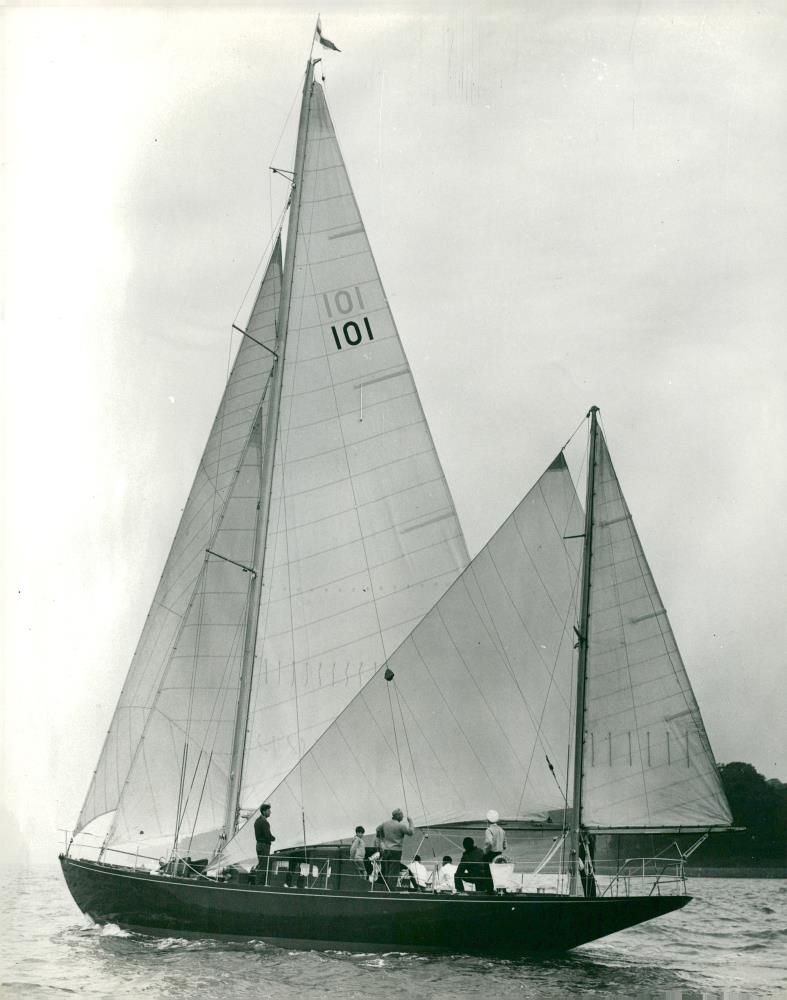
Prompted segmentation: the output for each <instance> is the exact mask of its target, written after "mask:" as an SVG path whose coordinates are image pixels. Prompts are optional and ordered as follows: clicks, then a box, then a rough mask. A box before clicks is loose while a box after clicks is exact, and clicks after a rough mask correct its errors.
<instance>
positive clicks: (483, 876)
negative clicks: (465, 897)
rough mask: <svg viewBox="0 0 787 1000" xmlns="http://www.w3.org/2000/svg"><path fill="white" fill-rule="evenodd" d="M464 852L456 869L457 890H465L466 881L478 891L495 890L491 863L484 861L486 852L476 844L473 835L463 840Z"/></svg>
mask: <svg viewBox="0 0 787 1000" xmlns="http://www.w3.org/2000/svg"><path fill="white" fill-rule="evenodd" d="M462 847H464V853H463V854H462V858H461V860H460V862H459V867H458V868H457V870H456V875H455V877H454V882H455V884H456V891H457V892H464V891H465V887H464V883H465V882H467V883H469V884H470V885H472V886H473V888H474V889H475V891H476V892H494V884H493V882H492V878H491V876H490V874H489V865H488V864H486V863H485V862H484V852H483V851H482V850H481V848H480V847H476V846H475V841H474V840H473V838H472V837H465V839H464V840H463V841H462Z"/></svg>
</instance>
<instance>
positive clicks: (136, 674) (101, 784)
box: [76, 240, 281, 833]
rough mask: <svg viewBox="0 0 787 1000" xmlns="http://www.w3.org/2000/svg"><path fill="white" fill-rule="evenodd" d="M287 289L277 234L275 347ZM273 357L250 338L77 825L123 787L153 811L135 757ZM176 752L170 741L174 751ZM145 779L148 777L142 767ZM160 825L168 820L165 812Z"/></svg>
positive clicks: (253, 320)
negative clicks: (138, 784)
mask: <svg viewBox="0 0 787 1000" xmlns="http://www.w3.org/2000/svg"><path fill="white" fill-rule="evenodd" d="M280 293H281V246H280V243H279V241H278V240H277V241H276V244H275V246H274V249H273V253H272V255H271V259H270V262H269V264H268V267H267V270H266V273H265V276H264V278H263V282H262V285H261V288H260V292H259V295H258V297H257V300H256V302H255V305H254V307H253V310H252V313H251V317H250V319H249V324H248V329H249V332H250V333H251V334H252V336H253V337H254V338H255V339H256V340H258V341H260V342H261V343H263V344H265V345H266V346H268V347H271V348H272V346H273V344H274V341H275V326H276V314H277V311H278V305H279V296H280ZM272 360H273V357H272V355H271V354H270V353H269V351H266V350H265V349H264V348H262V347H260V346H259V345H258V344H255V343H254V342H253V341H252V340H250V339H248V338H244V340H243V341H242V343H241V345H240V348H239V350H238V354H237V357H236V359H235V363H234V365H233V369H232V372H231V374H230V377H229V380H228V382H227V385H226V388H225V390H224V396H223V398H222V401H221V405H220V406H219V409H218V412H217V414H216V417H215V419H214V422H213V426H212V428H211V431H210V434H209V436H208V440H207V444H206V445H205V450H204V451H203V454H202V457H201V459H200V462H199V466H198V468H197V473H196V476H195V478H194V484H193V486H192V488H191V492H190V493H189V497H188V500H187V502H186V506H185V508H184V510H183V515H182V517H181V519H180V525H179V527H178V530H177V533H176V535H175V538H174V540H173V543H172V547H171V549H170V552H169V556H168V558H167V562H166V564H165V567H164V572H163V573H162V575H161V580H160V582H159V585H158V588H157V590H156V594H155V597H154V599H153V604H152V606H151V609H150V612H149V614H148V618H147V620H146V622H145V626H144V629H143V631H142V636H141V638H140V641H139V645H138V647H137V650H136V652H135V654H134V658H133V660H132V663H131V667H130V669H129V673H128V676H127V678H126V682H125V684H124V687H123V691H122V693H121V696H120V700H119V702H118V705H117V708H116V710H115V715H114V718H113V720H112V724H111V726H110V729H109V733H108V735H107V738H106V741H105V744H104V748H103V751H102V753H101V757H100V759H99V762H98V766H97V768H96V771H95V774H94V775H93V780H92V782H91V784H90V789H89V791H88V794H87V797H86V800H85V804H84V806H83V808H82V812H81V814H80V817H79V820H78V823H77V827H76V830H77V832H78V831H79V830H81V829H83V828H84V827H85V826H87V825H88V824H89V823H90V822H91V821H92V820H94V819H96V818H97V817H99V816H102V815H104V814H107V813H110V812H112V811H113V810H115V809H116V808H117V806H118V803H119V801H120V798H121V792H122V791H124V789H125V791H124V795H128V796H133V797H134V798H135V800H137V801H139V802H140V803H142V802H143V800H147V802H148V805H147V806H142V805H141V813H140V814H139V815H136V816H134V817H133V818H132V817H129V822H130V823H131V825H132V826H133V827H136V831H137V833H138V831H139V830H145V829H146V828H147V827H149V826H150V824H149V820H148V817H149V816H150V814H151V812H152V811H153V802H154V793H153V788H152V784H153V780H152V779H151V778H149V779H148V780H149V782H150V784H151V787H150V788H149V790H148V793H145V792H144V791H143V790H142V789H141V788H139V789H137V788H134V787H131V786H129V784H128V780H129V775H130V771H131V769H132V762H133V760H134V757H135V754H136V753H137V751H138V749H139V747H140V742H141V740H142V737H143V734H144V733H145V730H146V727H147V725H148V722H149V719H150V716H151V711H152V709H153V705H154V702H155V700H156V698H157V696H158V693H159V690H160V688H161V685H162V683H163V682H164V678H165V674H166V671H167V669H168V665H169V664H170V662H171V659H172V656H173V645H174V643H175V641H176V637H177V636H178V634H179V632H180V631H181V629H183V628H184V626H185V624H186V619H187V616H188V615H189V607H190V606H191V605H192V603H193V600H194V597H195V594H196V590H197V587H198V582H199V580H200V577H201V574H203V573H205V572H209V574H210V575H213V573H214V570H213V569H212V568H211V569H210V570H206V551H205V550H206V549H207V548H208V547H209V545H210V542H211V540H212V539H213V538H214V535H215V533H216V529H217V525H218V524H219V521H220V519H221V517H222V514H223V511H224V506H225V503H226V500H227V497H228V496H229V494H230V490H231V489H232V485H233V483H234V482H235V480H236V478H237V473H238V469H239V466H240V463H241V459H242V456H243V453H244V450H245V449H246V448H247V445H248V442H249V438H250V434H251V429H252V425H253V423H254V421H255V418H256V417H257V415H258V412H259V409H260V404H261V401H262V399H263V395H264V393H265V388H266V384H267V382H268V378H269V375H270V371H271V363H272ZM178 711H179V710H178ZM172 746H173V747H174V746H175V744H174V743H173V744H172ZM172 752H173V751H172V749H170V752H169V753H170V755H171V754H172ZM139 780H140V781H142V776H141V775H140V776H139ZM133 784H135V783H134V782H132V785H133ZM175 808H176V803H175V802H174V801H173V802H171V803H170V804H169V806H168V809H167V815H168V823H169V826H170V830H169V832H171V833H174V828H175V823H174V815H175ZM157 825H163V819H162V820H161V823H160V824H157Z"/></svg>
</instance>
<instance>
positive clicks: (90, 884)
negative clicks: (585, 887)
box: [60, 856, 691, 956]
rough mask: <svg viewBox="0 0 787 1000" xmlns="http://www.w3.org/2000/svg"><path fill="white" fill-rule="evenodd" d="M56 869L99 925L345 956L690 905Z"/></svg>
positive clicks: (598, 933)
mask: <svg viewBox="0 0 787 1000" xmlns="http://www.w3.org/2000/svg"><path fill="white" fill-rule="evenodd" d="M60 863H61V865H62V868H63V874H64V876H65V879H66V883H67V885H68V888H69V890H70V892H71V895H72V896H73V897H74V900H75V901H76V904H77V906H78V907H79V908H80V909H81V910H82V911H83V912H84V913H86V914H87V915H88V916H89V917H91V918H92V919H93V920H95V921H96V922H97V923H100V924H106V923H113V924H117V925H119V926H120V927H123V928H126V929H128V930H133V931H140V932H143V933H148V934H159V935H160V934H166V935H182V936H193V935H198V936H199V935H210V936H213V935H221V936H232V937H241V938H254V939H256V940H262V941H268V942H270V943H272V944H279V945H283V946H288V947H292V946H295V947H306V948H331V949H341V950H355V951H420V952H467V953H475V954H485V955H500V956H516V955H526V954H531V953H533V952H546V951H565V950H567V949H569V948H575V947H576V946H577V945H580V944H584V943H585V942H587V941H593V940H595V939H596V938H600V937H604V935H606V934H612V933H614V932H615V931H619V930H622V929H623V928H625V927H631V926H632V925H633V924H639V923H641V922H642V921H644V920H650V919H652V918H653V917H657V916H659V915H660V914H662V913H669V912H670V910H676V909H678V908H679V907H681V906H685V905H686V903H688V902H689V899H690V898H691V897H689V896H630V897H617V898H614V897H613V898H606V897H604V898H600V899H576V898H570V897H568V896H555V895H546V894H538V895H525V894H522V895H519V894H516V895H505V896H486V895H483V896H482V895H480V894H479V895H475V894H473V893H469V894H467V895H456V896H453V895H436V894H432V893H411V892H391V893H388V892H365V893H357V892H342V891H333V890H331V891H325V890H320V889H284V888H268V887H263V886H255V885H243V884H241V885H232V884H226V883H217V882H214V881H212V880H209V879H193V878H191V879H188V878H172V877H169V876H166V877H164V876H156V875H151V874H148V873H144V872H138V871H134V870H133V869H124V868H116V867H113V866H109V865H100V864H96V863H93V862H89V861H79V860H75V859H71V858H66V857H62V856H61V858H60Z"/></svg>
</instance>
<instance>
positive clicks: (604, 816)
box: [60, 42, 731, 955]
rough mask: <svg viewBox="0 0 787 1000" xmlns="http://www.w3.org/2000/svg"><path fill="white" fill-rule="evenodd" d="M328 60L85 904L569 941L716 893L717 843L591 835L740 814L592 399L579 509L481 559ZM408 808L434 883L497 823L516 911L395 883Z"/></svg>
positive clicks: (76, 880)
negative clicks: (425, 391)
mask: <svg viewBox="0 0 787 1000" xmlns="http://www.w3.org/2000/svg"><path fill="white" fill-rule="evenodd" d="M323 44H325V43H324V42H323ZM318 62H319V60H315V59H314V58H312V56H310V58H309V60H308V63H307V67H306V73H305V77H304V84H303V95H302V103H301V110H300V118H299V126H298V139H297V145H296V153H295V163H294V167H293V171H292V177H291V190H290V195H289V202H288V222H287V227H288V228H287V238H286V246H285V249H284V252H283V250H282V242H283V241H282V234H281V229H280V230H279V233H278V235H277V236H276V238H275V241H274V243H273V247H272V250H271V252H270V256H269V259H268V262H267V266H266V269H265V272H264V276H263V279H262V281H261V285H260V288H259V292H258V295H257V297H256V300H255V302H254V305H253V308H252V309H251V312H250V315H249V318H248V322H247V323H246V324H245V326H244V327H243V329H241V330H240V332H241V334H242V339H241V342H240V346H239V348H238V352H237V355H236V358H235V361H234V365H233V367H232V370H231V373H230V376H229V379H228V381H227V384H226V387H225V390H224V393H223V396H222V399H221V401H220V404H219V407H218V412H217V414H216V417H215V420H214V422H213V424H212V427H211V429H210V432H209V435H208V439H207V443H206V445H205V449H204V452H203V454H202V457H201V459H200V461H199V464H198V467H197V471H196V474H195V478H194V482H193V485H192V488H191V491H190V493H189V496H188V499H187V501H186V504H185V507H184V509H183V514H182V517H181V521H180V524H179V527H178V530H177V532H176V534H175V537H174V540H173V542H172V547H171V550H170V552H169V556H168V558H167V561H166V565H165V567H164V571H163V573H162V576H161V579H160V582H159V584H158V587H157V589H156V592H155V595H154V597H153V601H152V604H151V608H150V612H149V615H148V617H147V620H146V622H145V625H144V628H143V630H142V635H141V637H140V640H139V644H138V646H137V649H136V651H135V653H134V655H133V659H132V662H131V666H130V669H129V672H128V676H127V678H126V681H125V684H124V686H123V689H122V692H121V694H120V698H119V701H118V705H117V708H116V710H115V714H114V717H113V719H112V723H111V726H110V728H109V731H108V734H107V737H106V740H105V743H104V746H103V749H102V752H101V756H100V759H99V761H98V765H97V767H96V770H95V772H94V774H93V777H92V780H91V782H90V787H89V790H88V793H87V796H86V799H85V802H84V805H83V808H82V811H81V814H80V816H79V819H78V821H77V823H76V827H75V831H74V834H73V836H72V838H71V840H70V843H69V844H68V847H67V849H66V851H65V853H64V854H62V855H61V856H60V863H61V866H62V870H63V873H64V876H65V880H66V883H67V885H68V888H69V890H70V892H71V894H72V895H73V898H74V900H75V901H76V903H77V905H78V906H79V908H80V909H81V910H82V911H83V912H84V913H85V914H87V915H88V916H89V917H91V918H92V919H93V920H94V921H96V922H98V923H102V924H104V923H113V924H117V925H119V926H120V927H122V928H126V929H129V930H131V931H137V932H142V933H151V934H166V935H173V934H175V935H197V936H200V935H232V936H240V937H244V938H252V939H257V940H263V941H268V942H272V943H274V944H281V945H286V946H298V947H312V948H350V949H355V950H359V949H360V950H392V949H408V950H416V951H426V952H428V951H446V950H448V951H463V952H476V953H484V954H490V955H496V954H500V955H519V954H526V953H531V952H539V951H552V950H565V949H569V948H573V947H575V946H577V945H581V944H583V943H585V942H588V941H591V940H594V939H596V938H599V937H602V936H604V935H606V934H610V933H612V932H615V931H618V930H621V929H623V928H626V927H629V926H631V925H634V924H637V923H639V922H641V921H644V920H648V919H651V918H653V917H657V916H659V915H661V914H665V913H668V912H669V911H672V910H675V909H678V908H679V907H682V906H684V905H685V904H686V903H688V902H689V900H690V896H689V895H688V894H687V890H686V882H685V867H684V866H685V861H686V858H687V857H688V854H689V853H690V850H681V849H679V848H678V847H677V846H676V848H675V852H674V854H673V855H670V856H664V855H661V856H657V857H655V858H651V859H636V860H635V859H624V861H622V862H621V863H620V864H619V865H617V866H616V867H615V868H614V870H611V871H609V872H604V871H603V870H602V868H603V866H602V863H601V861H600V859H599V858H598V856H596V857H595V858H594V852H593V844H594V841H595V840H596V839H598V838H600V837H601V836H602V835H605V834H612V833H619V834H620V833H642V832H648V831H651V832H653V831H655V832H660V833H674V834H676V835H678V834H680V835H686V834H696V837H695V838H694V839H695V843H699V842H700V841H701V840H702V839H703V838H704V837H705V836H707V835H708V833H709V832H711V831H713V830H716V829H724V828H726V827H728V826H729V825H730V822H731V816H730V811H729V807H728V805H727V802H726V800H725V797H724V792H723V790H722V787H721V784H720V781H719V777H718V773H717V768H716V764H715V761H714V758H713V754H712V751H711V748H710V744H709V742H708V738H707V734H706V731H705V727H704V725H703V722H702V719H701V716H700V712H699V709H698V706H697V703H696V700H695V698H694V695H693V693H692V690H691V686H690V684H689V681H688V677H687V674H686V670H685V667H684V664H683V661H682V659H681V656H680V653H679V652H678V648H677V645H676V643H675V639H674V636H673V633H672V630H671V628H670V624H669V621H668V618H667V614H666V611H665V609H664V606H663V604H662V602H661V598H660V596H659V592H658V590H657V588H656V585H655V583H654V580H653V576H652V574H651V571H650V568H649V566H648V564H647V561H646V559H645V556H644V553H643V551H642V547H641V544H640V541H639V537H638V535H637V532H636V530H635V528H634V523H633V520H632V517H631V514H630V511H629V509H628V506H627V504H626V501H625V499H624V497H623V493H622V490H621V487H620V483H619V480H618V478H617V475H616V473H615V469H614V467H613V464H612V460H611V458H610V454H609V449H608V446H607V443H606V439H605V436H604V434H603V431H602V428H601V425H600V422H599V419H598V411H597V409H596V408H595V407H594V408H592V409H591V411H590V413H589V415H588V428H589V438H588V447H587V452H586V455H587V469H586V472H585V475H584V478H585V480H586V483H585V491H584V492H585V501H584V505H583V503H582V501H581V500H580V496H579V493H578V488H577V485H576V484H575V482H574V479H573V478H572V475H571V473H570V471H569V463H568V462H567V460H566V456H565V450H564V449H562V450H560V451H559V452H558V454H557V456H556V458H555V459H554V460H553V461H552V462H551V464H550V465H549V467H548V468H547V469H546V471H545V472H544V473H543V475H542V476H541V477H540V478H539V479H538V481H537V482H536V483H535V485H534V486H533V487H532V488H531V489H530V490H529V491H528V492H527V494H526V495H525V496H524V498H523V499H522V501H521V503H519V505H518V506H517V507H516V509H515V510H514V511H513V512H512V513H511V515H510V516H509V517H508V518H507V519H506V520H505V522H504V523H503V524H502V525H501V527H500V528H499V530H498V531H497V532H496V533H495V534H494V536H493V537H492V538H491V539H490V541H489V542H488V543H487V544H486V545H485V546H484V547H483V549H482V550H481V551H480V552H479V553H478V555H476V556H475V558H473V559H472V560H470V559H469V556H468V552H467V549H466V546H465V542H464V538H463V535H462V531H461V528H460V525H459V522H458V519H457V514H456V510H455V508H454V504H453V501H452V498H451V494H450V491H449V489H448V486H447V483H446V478H445V475H444V473H443V470H442V468H441V465H440V462H439V459H438V456H437V453H436V451H435V447H434V443H433V441H432V437H431V434H430V432H429V427H428V424H427V422H426V419H425V416H424V412H423V409H422V407H421V404H420V401H419V397H418V395H417V392H416V389H415V384H414V381H413V376H412V373H411V370H410V367H409V365H408V362H407V358H406V356H405V354H404V351H403V348H402V343H401V341H400V339H399V335H398V333H397V329H396V325H395V323H394V320H393V316H392V313H391V310H390V307H389V304H388V300H387V298H386V295H385V292H384V289H383V285H382V283H381V280H380V276H379V273H378V271H377V267H376V264H375V261H374V257H373V255H372V251H371V248H370V245H369V240H368V238H367V234H366V230H365V227H364V224H363V221H362V218H361V215H360V212H359V209H358V205H357V203H356V200H355V197H354V195H353V191H352V188H351V186H350V181H349V177H348V173H347V170H346V167H345V164H344V161H343V158H342V154H341V151H340V148H339V145H338V142H337V139H336V133H335V129H334V126H333V122H332V120H331V116H330V113H329V111H328V107H327V103H326V99H325V93H324V89H323V87H322V85H321V82H320V80H319V79H317V77H316V72H315V66H316V65H317V63H318ZM263 803H264V804H266V805H268V806H269V807H270V809H271V818H270V824H271V828H272V830H273V833H274V835H275V841H274V843H273V845H272V851H273V853H271V854H269V855H267V856H258V853H257V844H256V835H255V821H256V820H257V818H258V817H259V815H260V808H261V805H262V804H263ZM397 805H403V806H404V807H405V810H406V812H407V813H409V814H411V815H412V817H413V824H414V833H413V835H412V837H411V838H406V849H405V856H406V857H408V858H409V857H410V856H411V855H413V854H415V853H418V851H420V852H421V855H423V856H424V857H426V856H427V855H428V854H429V852H430V851H431V855H432V856H433V858H434V860H431V861H430V867H431V870H432V874H433V875H436V874H438V873H439V870H440V859H441V857H442V851H437V850H436V849H435V848H436V846H437V845H441V846H442V847H443V848H445V845H452V848H453V850H454V853H456V848H457V845H458V844H459V843H460V842H461V841H462V839H463V838H464V836H466V835H467V834H468V833H472V832H475V833H476V836H478V835H479V832H480V831H482V830H483V826H484V817H485V816H486V815H487V812H488V811H489V810H490V809H494V810H495V811H497V812H499V815H500V817H502V819H501V821H500V822H501V823H502V826H503V828H504V829H505V831H506V833H507V835H508V837H509V841H510V851H506V852H505V853H504V855H503V856H502V857H500V858H497V859H496V862H499V863H495V864H492V865H490V866H489V869H488V870H489V878H490V879H491V887H492V891H477V890H478V888H479V884H480V883H479V882H475V883H474V882H473V880H472V879H468V880H467V881H463V880H461V879H459V880H455V881H454V885H453V886H450V884H449V890H450V889H451V888H453V889H454V890H455V891H447V892H439V891H437V884H436V883H437V879H436V878H434V879H432V880H431V884H429V885H427V886H426V887H425V889H424V886H417V887H416V886H414V885H413V884H412V882H410V883H409V884H408V881H407V879H406V878H403V877H402V876H405V875H406V869H405V868H404V867H402V868H401V869H400V875H399V876H398V877H396V878H395V879H394V878H392V877H391V876H390V872H389V873H388V878H386V877H385V873H383V872H381V871H380V869H379V865H378V863H377V856H378V851H377V850H376V847H378V846H379V845H376V844H375V842H374V836H373V831H374V830H375V827H376V824H377V823H379V822H381V821H383V820H386V819H387V818H388V816H389V815H390V813H391V810H392V809H393V807H395V806H397ZM358 825H361V826H364V828H365V831H368V833H366V834H365V838H364V845H365V854H366V855H367V858H368V859H365V860H364V861H363V864H362V866H361V868H359V867H358V866H357V865H354V864H353V863H352V862H351V860H350V858H349V853H348V852H349V848H348V844H349V838H350V837H351V836H352V833H353V831H354V830H355V828H356V826H358ZM532 831H540V834H539V835H541V836H546V844H547V850H546V853H545V856H544V858H543V860H542V862H541V863H540V864H538V865H530V868H528V867H527V866H526V865H523V864H521V863H520V862H519V861H518V859H517V857H516V843H520V844H521V843H522V842H523V839H526V838H527V836H528V835H529V833H531V832H532ZM544 831H547V833H546V834H545V833H544ZM424 845H426V846H424ZM427 860H428V859H427ZM484 867H485V866H484ZM548 872H551V873H552V874H550V875H549V877H548V878H547V881H546V883H545V882H544V878H545V873H548ZM485 884H487V885H489V882H487V883H485Z"/></svg>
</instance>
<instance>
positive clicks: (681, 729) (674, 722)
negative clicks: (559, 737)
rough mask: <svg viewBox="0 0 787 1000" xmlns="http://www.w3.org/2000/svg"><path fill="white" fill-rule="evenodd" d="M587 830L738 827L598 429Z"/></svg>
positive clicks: (584, 820)
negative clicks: (733, 825)
mask: <svg viewBox="0 0 787 1000" xmlns="http://www.w3.org/2000/svg"><path fill="white" fill-rule="evenodd" d="M597 435H598V436H597V452H596V454H597V461H596V470H595V501H594V505H593V532H592V538H593V551H592V562H591V573H592V576H591V587H590V616H589V628H588V658H587V672H586V680H585V717H584V723H585V740H584V754H583V758H584V766H583V774H582V778H583V780H582V824H583V825H584V826H586V827H599V828H616V829H620V828H624V829H628V828H632V829H634V828H641V829H646V828H647V829H653V828H664V827H666V828H685V827H704V828H707V827H711V826H729V825H730V823H731V814H730V811H729V806H728V804H727V801H726V798H725V796H724V792H723V790H722V786H721V781H720V779H719V776H718V772H717V770H716V765H715V761H714V759H713V754H712V752H711V748H710V743H709V741H708V737H707V734H706V732H705V727H704V725H703V722H702V718H701V716H700V711H699V707H698V705H697V702H696V700H695V698H694V694H693V692H692V690H691V685H690V684H689V679H688V676H687V674H686V668H685V667H684V665H683V660H682V658H681V655H680V652H679V650H678V647H677V644H676V642H675V637H674V635H673V633H672V629H671V627H670V623H669V620H668V618H667V613H666V611H665V609H664V605H663V604H662V601H661V598H660V596H659V593H658V590H657V589H656V584H655V582H654V580H653V575H652V574H651V571H650V567H649V566H648V563H647V561H646V559H645V555H644V553H643V551H642V545H641V544H640V540H639V537H638V535H637V532H636V529H635V527H634V522H633V521H632V518H631V513H630V511H629V509H628V506H627V504H626V501H625V499H624V497H623V493H622V491H621V489H620V483H619V482H618V478H617V476H616V474H615V470H614V468H613V466H612V461H611V459H610V456H609V451H608V449H607V445H606V442H605V440H604V436H603V434H602V433H601V430H600V429H599V430H598V431H597Z"/></svg>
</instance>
